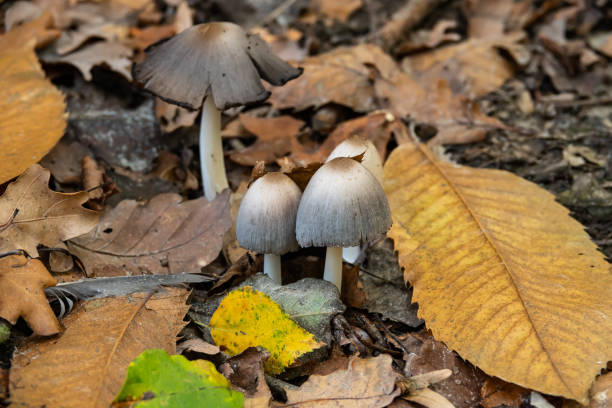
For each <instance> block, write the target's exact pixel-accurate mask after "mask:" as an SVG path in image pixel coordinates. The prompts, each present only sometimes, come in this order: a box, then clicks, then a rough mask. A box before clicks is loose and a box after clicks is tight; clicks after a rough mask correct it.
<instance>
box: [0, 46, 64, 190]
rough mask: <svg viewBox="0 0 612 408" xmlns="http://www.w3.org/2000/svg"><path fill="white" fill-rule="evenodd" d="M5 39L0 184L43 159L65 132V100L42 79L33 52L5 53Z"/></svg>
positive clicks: (0, 64)
mask: <svg viewBox="0 0 612 408" xmlns="http://www.w3.org/2000/svg"><path fill="white" fill-rule="evenodd" d="M4 37H5V36H0V184H2V183H4V182H6V181H8V180H10V179H11V178H13V177H16V176H18V175H19V174H21V173H22V172H23V171H24V170H25V169H27V168H28V166H30V165H31V164H33V163H36V162H37V161H39V160H40V159H42V157H43V156H44V155H45V154H47V153H48V152H49V150H51V148H52V147H53V146H54V145H55V144H56V143H57V141H58V140H59V139H60V138H61V137H62V135H63V134H64V129H65V128H66V114H65V113H64V109H65V107H66V105H65V103H64V97H63V95H62V94H61V93H60V92H59V91H58V90H57V89H56V88H55V87H54V86H53V85H52V84H51V82H50V81H49V80H47V79H46V78H45V74H44V73H43V71H42V69H41V67H40V64H39V63H38V59H37V58H36V54H35V53H34V51H33V50H32V49H31V47H26V48H22V49H18V50H8V49H5V48H3V47H4V46H3V45H2V38H4ZM19 42H20V41H19ZM20 43H21V42H20ZM13 44H14V43H13ZM21 44H23V43H21Z"/></svg>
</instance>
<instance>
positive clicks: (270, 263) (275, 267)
mask: <svg viewBox="0 0 612 408" xmlns="http://www.w3.org/2000/svg"><path fill="white" fill-rule="evenodd" d="M264 273H265V274H266V275H268V276H269V277H270V279H272V280H273V281H274V283H276V284H278V285H281V284H282V279H281V259H280V255H274V254H264Z"/></svg>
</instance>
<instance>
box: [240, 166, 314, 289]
mask: <svg viewBox="0 0 612 408" xmlns="http://www.w3.org/2000/svg"><path fill="white" fill-rule="evenodd" d="M301 196H302V192H301V190H300V189H299V187H298V186H297V185H296V184H295V183H294V182H293V180H291V179H290V178H289V177H288V176H286V175H284V174H283V173H267V174H265V175H264V176H262V177H260V178H258V179H257V180H255V182H253V184H251V186H250V187H249V189H248V190H247V192H246V194H245V195H244V198H243V199H242V202H241V203H240V209H239V210H238V217H237V218H236V238H237V239H238V243H239V244H240V246H242V247H243V248H247V249H250V250H252V251H256V252H259V253H262V254H264V273H265V274H266V275H268V276H270V278H272V280H273V281H274V282H276V283H277V284H279V285H280V284H281V264H280V255H283V254H285V253H287V252H290V251H295V250H297V249H298V248H299V245H298V243H297V241H296V239H295V219H296V216H297V211H298V206H299V204H300V197H301Z"/></svg>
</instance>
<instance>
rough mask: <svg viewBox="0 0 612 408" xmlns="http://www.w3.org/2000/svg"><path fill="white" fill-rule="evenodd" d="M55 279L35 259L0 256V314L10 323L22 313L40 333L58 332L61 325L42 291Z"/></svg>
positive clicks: (31, 326) (44, 334)
mask: <svg viewBox="0 0 612 408" xmlns="http://www.w3.org/2000/svg"><path fill="white" fill-rule="evenodd" d="M55 283H56V282H55V279H53V277H52V276H51V274H50V273H49V271H47V269H46V268H45V266H44V265H43V264H42V262H40V261H39V260H37V259H26V257H24V256H22V255H11V256H7V257H4V258H0V317H2V318H3V319H6V320H7V321H9V322H10V323H11V324H15V323H17V319H19V317H23V319H24V320H25V321H26V323H27V324H28V326H30V328H31V329H32V331H34V333H36V334H39V335H42V336H51V335H53V334H57V333H59V332H60V325H59V323H58V321H57V319H56V318H55V315H54V314H53V311H52V310H51V308H50V307H49V303H48V302H47V298H46V297H45V292H44V288H48V287H50V286H55Z"/></svg>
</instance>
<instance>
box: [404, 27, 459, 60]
mask: <svg viewBox="0 0 612 408" xmlns="http://www.w3.org/2000/svg"><path fill="white" fill-rule="evenodd" d="M456 27H457V22H456V21H453V20H440V21H438V22H437V23H436V25H435V26H434V27H433V28H432V29H431V30H420V31H417V32H415V33H413V34H412V35H410V37H409V38H408V39H407V40H406V41H404V42H403V43H402V44H401V45H400V46H399V47H398V49H397V52H398V53H400V54H406V53H410V52H414V51H420V50H424V49H428V48H435V47H437V46H438V45H440V44H443V43H446V42H454V41H459V40H460V39H461V36H460V35H459V34H457V33H447V32H446V31H447V30H449V29H452V28H456Z"/></svg>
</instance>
